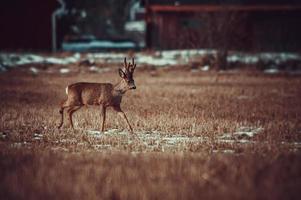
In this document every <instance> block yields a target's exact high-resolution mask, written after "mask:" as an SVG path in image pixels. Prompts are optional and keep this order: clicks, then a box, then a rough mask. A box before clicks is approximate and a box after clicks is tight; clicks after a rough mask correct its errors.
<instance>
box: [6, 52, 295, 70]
mask: <svg viewBox="0 0 301 200" xmlns="http://www.w3.org/2000/svg"><path fill="white" fill-rule="evenodd" d="M216 53H217V52H216V51H215V50H212V49H194V50H168V51H155V52H152V53H146V52H138V53H135V54H134V57H135V58H136V63H139V65H138V66H141V65H144V64H147V65H152V66H172V65H185V64H188V63H189V62H190V61H191V60H193V59H194V58H196V57H202V56H209V55H211V56H212V55H213V56H216ZM124 57H129V55H128V53H110V52H99V53H87V54H80V53H75V54H73V55H71V56H65V57H54V56H45V55H40V54H26V53H25V54H22V53H0V71H5V70H6V68H8V67H15V66H18V65H25V64H37V63H43V64H59V65H69V64H74V63H77V62H80V61H81V60H82V59H88V60H89V61H91V62H99V63H115V64H121V63H123V59H124ZM227 60H228V62H229V63H232V62H235V63H237V62H239V63H242V64H256V63H258V62H263V63H272V64H271V66H270V67H271V69H268V70H267V71H266V73H277V71H276V70H277V69H274V68H275V67H276V66H277V65H279V64H281V63H284V62H286V61H290V60H293V61H296V60H298V61H301V55H300V54H294V53H241V52H229V55H228V58H227ZM128 61H130V60H128ZM200 67H202V68H201V70H202V71H208V70H209V69H210V66H209V65H205V66H200Z"/></svg>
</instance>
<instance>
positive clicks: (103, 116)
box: [101, 106, 107, 132]
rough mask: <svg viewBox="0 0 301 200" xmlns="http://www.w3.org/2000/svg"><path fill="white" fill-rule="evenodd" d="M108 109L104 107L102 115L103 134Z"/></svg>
mask: <svg viewBox="0 0 301 200" xmlns="http://www.w3.org/2000/svg"><path fill="white" fill-rule="evenodd" d="M106 109H107V108H106V107H105V106H102V110H101V115H102V125H101V132H104V130H105V123H106Z"/></svg>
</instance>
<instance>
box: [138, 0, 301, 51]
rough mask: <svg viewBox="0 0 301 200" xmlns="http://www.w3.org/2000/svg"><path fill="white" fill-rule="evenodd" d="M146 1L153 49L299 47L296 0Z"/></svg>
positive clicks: (300, 14) (300, 5) (300, 18)
mask: <svg viewBox="0 0 301 200" xmlns="http://www.w3.org/2000/svg"><path fill="white" fill-rule="evenodd" d="M219 2H221V1H218V0H210V1H209V0H178V1H174V0H160V1H159V0H146V1H144V4H145V7H146V22H147V32H146V44H147V47H148V48H154V49H179V48H187V49H189V48H228V49H237V50H248V51H258V50H259V51H300V50H301V38H300V35H301V26H300V24H301V2H300V1H296V0H274V1H269V0H252V1H251V0H240V1H230V0H224V1H222V2H223V3H219Z"/></svg>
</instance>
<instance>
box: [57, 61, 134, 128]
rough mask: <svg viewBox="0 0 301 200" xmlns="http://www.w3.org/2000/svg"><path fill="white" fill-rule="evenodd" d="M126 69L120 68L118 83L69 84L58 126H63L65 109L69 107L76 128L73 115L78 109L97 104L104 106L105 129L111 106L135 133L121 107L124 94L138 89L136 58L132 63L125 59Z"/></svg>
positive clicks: (103, 124) (69, 113)
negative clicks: (135, 71) (108, 108)
mask: <svg viewBox="0 0 301 200" xmlns="http://www.w3.org/2000/svg"><path fill="white" fill-rule="evenodd" d="M124 66H125V71H123V70H121V69H119V75H120V77H121V80H120V82H119V83H117V84H116V85H113V84H111V83H87V82H78V83H74V84H71V85H69V86H68V87H67V88H66V93H67V99H66V100H65V101H64V102H63V103H62V105H61V109H60V111H59V112H60V114H61V123H60V125H59V126H58V128H61V127H62V125H63V122H64V109H65V108H67V113H68V116H69V121H70V124H71V126H72V128H73V129H74V126H73V121H72V115H73V114H74V112H76V111H78V110H79V109H80V108H81V107H82V106H84V105H97V106H101V107H102V128H101V131H104V129H105V128H104V126H105V120H106V108H107V107H109V106H111V107H113V108H114V110H115V111H117V112H118V114H119V115H120V116H121V117H123V118H124V120H125V121H126V123H127V125H128V127H129V130H130V131H131V133H133V129H132V127H131V125H130V123H129V121H128V119H127V117H126V115H125V113H124V112H123V111H122V109H121V108H120V103H121V100H122V96H123V94H125V92H126V91H128V90H130V89H136V86H135V82H134V79H133V73H134V70H135V67H136V64H134V59H133V60H132V64H131V63H128V64H127V63H126V59H124Z"/></svg>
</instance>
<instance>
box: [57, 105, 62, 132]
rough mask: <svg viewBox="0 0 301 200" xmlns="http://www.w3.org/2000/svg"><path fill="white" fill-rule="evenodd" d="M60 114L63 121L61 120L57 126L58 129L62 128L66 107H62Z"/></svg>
mask: <svg viewBox="0 0 301 200" xmlns="http://www.w3.org/2000/svg"><path fill="white" fill-rule="evenodd" d="M60 114H61V122H60V124H59V126H58V127H57V128H58V129H60V128H61V127H62V126H63V123H64V107H61V109H60Z"/></svg>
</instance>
